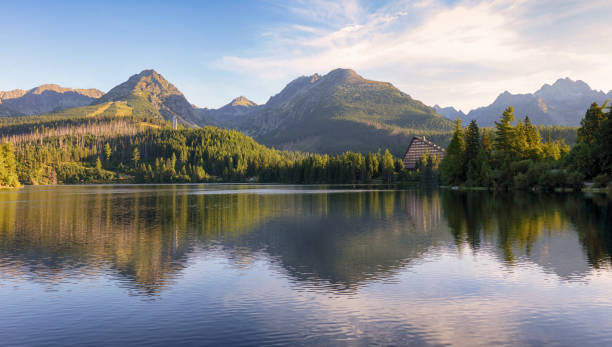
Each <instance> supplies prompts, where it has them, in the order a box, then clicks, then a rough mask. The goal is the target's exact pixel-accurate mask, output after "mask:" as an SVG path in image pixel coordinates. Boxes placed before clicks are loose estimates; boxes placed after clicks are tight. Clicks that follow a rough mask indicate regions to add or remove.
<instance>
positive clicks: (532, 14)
mask: <svg viewBox="0 0 612 347" xmlns="http://www.w3.org/2000/svg"><path fill="white" fill-rule="evenodd" d="M298 5H299V6H292V7H288V8H287V10H288V11H290V12H292V13H295V14H298V15H299V16H302V17H303V18H305V20H308V21H309V22H310V23H313V22H315V23H316V22H319V24H315V25H313V24H309V25H295V26H293V27H291V28H289V29H287V28H283V29H278V30H279V31H280V30H282V31H283V34H282V35H272V36H271V37H274V38H275V41H272V42H268V45H267V47H268V48H267V49H265V50H263V51H260V52H256V54H254V55H249V56H226V57H223V58H222V59H220V60H219V61H218V62H217V65H218V66H221V67H223V68H225V69H228V70H232V71H237V72H240V73H244V74H251V75H253V76H254V77H257V78H259V79H263V80H264V83H267V84H269V85H274V86H275V87H276V88H281V87H282V84H284V83H286V82H287V80H288V79H291V78H294V77H297V75H302V74H312V73H314V72H319V73H325V72H327V71H329V70H331V69H334V68H336V67H350V68H353V69H356V70H357V71H358V72H360V73H361V74H363V75H364V76H365V77H368V78H372V79H382V80H387V81H390V82H392V83H393V84H395V85H396V86H398V87H399V88H400V89H402V90H403V91H405V92H407V93H409V94H411V95H413V96H414V97H416V98H418V99H421V100H422V101H424V102H426V103H429V104H434V103H439V104H443V105H454V106H457V107H460V108H462V109H464V110H469V109H471V108H473V107H476V106H481V105H486V104H489V103H490V102H492V100H493V99H494V97H495V96H496V95H497V94H499V93H500V92H502V91H504V90H510V91H512V92H532V91H535V90H536V89H537V88H538V87H539V86H540V85H542V84H543V83H550V82H553V81H554V80H556V79H557V78H560V77H566V76H569V77H572V78H574V79H583V80H585V81H586V82H587V83H589V84H591V86H592V87H596V88H599V89H606V88H607V89H609V88H612V85H611V84H610V81H611V80H612V78H611V77H612V64H610V61H611V60H610V58H611V57H612V35H611V33H612V29H611V28H610V26H609V19H608V18H606V17H605V16H602V15H601V14H602V13H604V12H605V11H604V10H608V13H609V10H610V9H612V4H611V3H609V1H590V2H586V1H585V2H575V1H525V0H523V1H509V0H498V1H480V2H478V1H462V2H459V3H457V4H455V5H452V6H447V5H444V4H443V3H440V2H438V1H432V0H425V1H418V2H417V1H396V2H392V3H389V4H387V5H385V6H383V7H381V8H379V9H378V10H376V11H370V12H368V11H367V9H366V8H365V7H363V6H361V5H360V3H359V2H357V1H356V0H350V1H349V0H347V1H343V2H340V3H338V2H328V1H322V0H316V1H309V2H301V3H298ZM320 23H324V24H320ZM287 30H289V31H287Z"/></svg>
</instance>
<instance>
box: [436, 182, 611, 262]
mask: <svg viewBox="0 0 612 347" xmlns="http://www.w3.org/2000/svg"><path fill="white" fill-rule="evenodd" d="M442 206H443V208H444V214H445V217H446V219H447V222H448V225H449V227H450V229H451V232H452V234H453V237H454V238H455V242H456V244H457V245H458V246H460V245H461V244H463V243H464V242H467V243H468V244H469V245H470V247H471V248H472V249H473V250H475V251H476V250H478V248H479V247H480V244H481V242H482V238H483V237H485V238H487V239H490V240H495V242H496V243H497V245H498V247H499V249H500V250H501V251H502V254H503V257H504V259H505V260H506V261H508V262H510V263H512V262H513V261H514V260H515V258H516V254H515V253H516V251H517V250H520V251H524V252H525V253H526V254H527V255H528V256H529V255H530V254H531V252H532V247H533V246H534V244H535V243H536V242H537V241H538V239H540V238H541V237H543V236H544V235H551V233H555V232H566V231H567V230H571V229H575V230H576V232H577V233H578V235H579V238H580V240H581V242H582V246H583V248H584V249H585V250H586V253H587V256H588V258H589V261H590V262H591V264H597V263H599V262H601V261H602V260H603V259H609V258H610V251H612V242H611V241H612V240H611V236H610V233H611V232H612V225H611V223H612V222H611V218H610V217H611V213H610V203H609V200H607V199H605V198H603V197H601V196H600V197H597V198H594V199H590V198H584V197H583V195H570V194H548V195H539V194H530V193H504V194H497V195H493V194H491V193H489V192H478V191H469V192H461V191H445V192H444V193H443V194H442ZM572 226H573V228H572Z"/></svg>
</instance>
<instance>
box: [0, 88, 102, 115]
mask: <svg viewBox="0 0 612 347" xmlns="http://www.w3.org/2000/svg"><path fill="white" fill-rule="evenodd" d="M102 95H103V93H102V92H101V91H99V90H97V89H72V88H64V87H60V86H58V85H56V84H44V85H42V86H39V87H36V88H33V89H30V90H21V89H16V90H11V91H6V92H0V116H3V117H13V116H23V115H37V114H43V113H49V112H55V111H60V110H65V109H68V108H72V107H79V106H85V105H89V104H91V103H92V102H93V101H95V100H96V99H98V98H99V97H101V96H102Z"/></svg>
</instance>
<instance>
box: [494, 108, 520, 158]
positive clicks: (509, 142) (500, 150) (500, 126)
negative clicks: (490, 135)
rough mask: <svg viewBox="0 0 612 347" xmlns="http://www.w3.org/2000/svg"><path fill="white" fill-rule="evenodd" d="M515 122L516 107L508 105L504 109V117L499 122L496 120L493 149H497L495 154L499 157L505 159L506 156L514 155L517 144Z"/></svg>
mask: <svg viewBox="0 0 612 347" xmlns="http://www.w3.org/2000/svg"><path fill="white" fill-rule="evenodd" d="M512 122H514V108H513V107H512V106H508V108H506V110H505V111H504V113H503V115H502V118H501V120H500V121H499V122H495V128H496V130H495V139H494V141H493V149H494V150H495V156H496V157H497V158H498V159H501V160H503V159H504V158H506V157H508V156H510V155H513V147H514V144H515V131H514V128H513V127H512V124H511V123H512Z"/></svg>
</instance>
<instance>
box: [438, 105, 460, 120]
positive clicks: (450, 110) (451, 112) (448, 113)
mask: <svg viewBox="0 0 612 347" xmlns="http://www.w3.org/2000/svg"><path fill="white" fill-rule="evenodd" d="M433 109H434V110H436V112H438V113H439V114H440V115H441V116H442V117H446V118H448V119H450V120H455V119H457V118H458V117H461V119H465V118H466V115H465V113H463V111H461V110H457V109H455V108H454V107H452V106H448V107H440V106H438V105H434V107H433Z"/></svg>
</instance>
